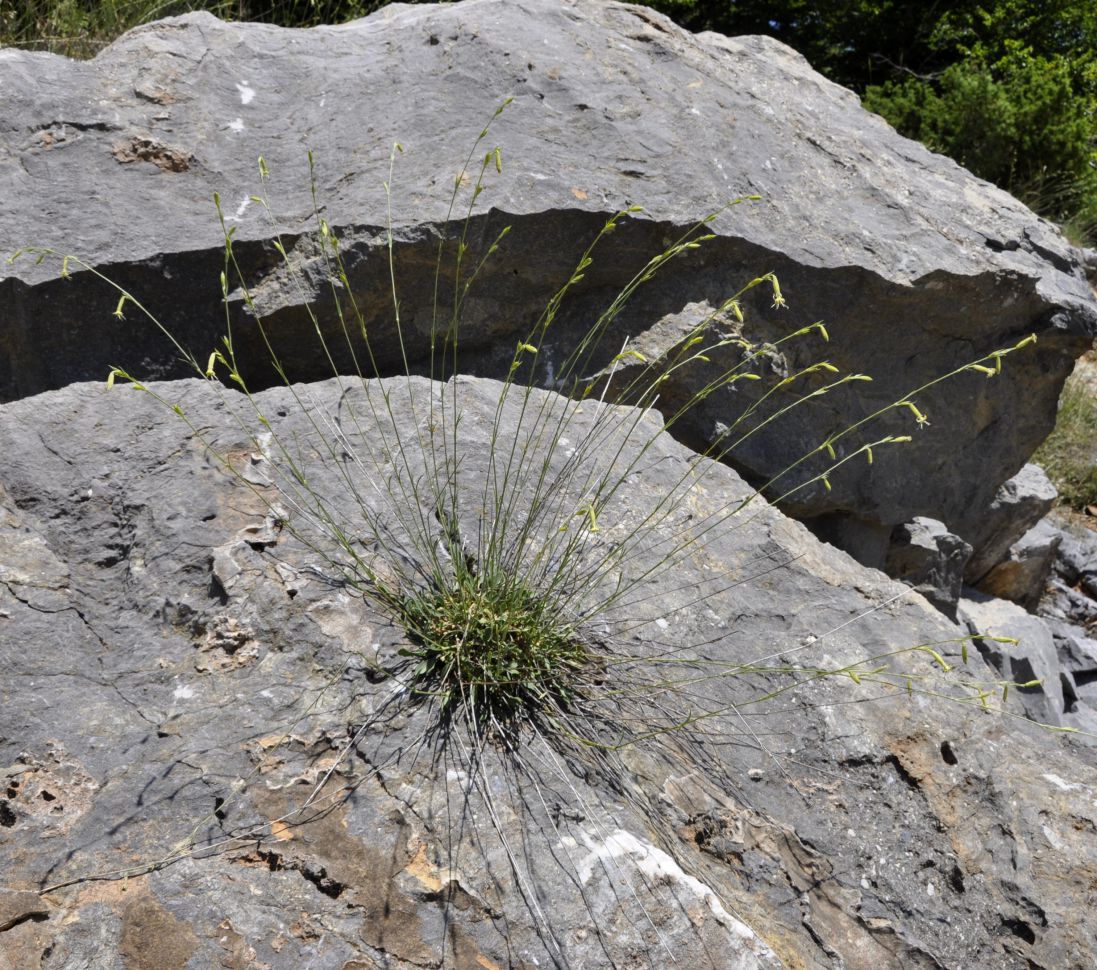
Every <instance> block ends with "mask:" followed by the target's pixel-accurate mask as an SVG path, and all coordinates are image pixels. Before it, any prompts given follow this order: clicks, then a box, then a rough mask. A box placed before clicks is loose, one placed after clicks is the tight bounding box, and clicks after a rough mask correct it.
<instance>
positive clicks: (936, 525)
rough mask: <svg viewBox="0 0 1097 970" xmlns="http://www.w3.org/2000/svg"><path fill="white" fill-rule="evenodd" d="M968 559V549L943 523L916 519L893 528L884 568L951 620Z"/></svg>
mask: <svg viewBox="0 0 1097 970" xmlns="http://www.w3.org/2000/svg"><path fill="white" fill-rule="evenodd" d="M970 557H971V546H969V545H968V544H967V543H966V542H964V540H963V539H961V538H960V537H959V536H957V535H953V534H952V533H951V532H949V531H948V529H946V528H945V526H944V523H943V522H937V521H935V520H934V519H925V518H916V519H914V520H913V521H911V522H906V523H904V524H903V525H900V526H897V527H896V528H895V530H894V532H893V533H892V535H891V543H890V547H889V549H888V557H887V561H886V563H885V564H884V568H885V571H886V572H887V574H888V575H889V576H892V577H894V578H895V579H899V580H902V581H903V582H904V583H907V584H908V585H909V586H913V587H914V588H915V589H916V590H917V591H918V592H919V593H921V594H922V595H923V596H924V597H925V598H926V599H928V600H929V601H930V602H931V603H932V604H933V605H934V606H936V607H937V608H938V609H939V610H940V611H941V612H942V613H944V614H945V615H946V616H948V617H949V618H950V619H953V620H955V619H956V604H957V603H958V602H959V600H960V590H961V588H962V587H963V583H964V566H965V565H967V561H968V559H969V558H970Z"/></svg>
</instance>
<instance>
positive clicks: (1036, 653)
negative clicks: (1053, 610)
mask: <svg viewBox="0 0 1097 970" xmlns="http://www.w3.org/2000/svg"><path fill="white" fill-rule="evenodd" d="M958 613H959V618H960V621H961V622H962V623H964V624H966V626H967V628H968V630H970V631H971V632H972V633H974V634H980V633H982V634H986V636H987V637H988V638H989V637H1010V638H1012V639H1014V640H1016V641H1017V642H1016V643H998V642H995V641H994V640H990V639H982V640H979V641H978V644H979V649H980V651H981V652H982V653H983V655H984V656H985V657H987V659H988V660H989V662H990V663H991V665H992V666H993V667H994V668H995V669H996V670H997V671H998V673H999V674H1000V675H1001V678H1002V680H1003V681H1006V682H1008V683H1010V684H1017V685H1021V684H1025V685H1029V686H1025V687H1020V688H1018V689H1017V690H1016V693H1017V695H1018V696H1019V697H1020V698H1021V703H1022V705H1023V707H1024V709H1025V713H1026V714H1027V715H1028V716H1029V717H1031V718H1033V719H1034V720H1036V721H1039V722H1040V723H1042V724H1052V725H1055V726H1059V725H1061V724H1062V723H1063V713H1064V712H1065V710H1066V708H1067V704H1066V702H1065V700H1064V697H1063V681H1062V676H1061V668H1060V662H1059V654H1058V650H1057V648H1056V641H1055V638H1054V637H1053V636H1052V632H1051V630H1050V629H1049V627H1048V625H1047V624H1046V623H1044V621H1043V620H1042V619H1040V617H1038V616H1034V615H1033V614H1031V613H1029V612H1028V611H1027V610H1026V609H1024V608H1023V607H1021V606H1018V605H1017V604H1016V603H1013V602H1010V601H1009V600H1004V599H996V598H995V597H993V596H987V595H982V596H980V595H979V594H978V593H973V594H972V595H971V596H969V597H965V598H963V599H961V600H960V604H959V610H958ZM1011 689H1012V688H1011Z"/></svg>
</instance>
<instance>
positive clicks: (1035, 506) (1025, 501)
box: [964, 464, 1058, 586]
mask: <svg viewBox="0 0 1097 970" xmlns="http://www.w3.org/2000/svg"><path fill="white" fill-rule="evenodd" d="M1057 497H1058V492H1056V490H1055V486H1054V485H1052V484H1051V480H1050V479H1049V478H1048V477H1047V472H1045V471H1044V470H1043V469H1042V468H1041V467H1040V466H1039V465H1033V464H1028V465H1025V467H1024V468H1022V469H1021V470H1020V471H1019V472H1018V473H1017V474H1016V475H1014V476H1013V477H1012V478H1011V479H1010V480H1009V481H1007V482H1004V483H1003V484H1002V487H1001V488H1000V489H998V494H997V495H995V496H994V501H993V502H991V503H990V505H989V506H988V507H987V509H986V511H985V514H984V516H983V519H982V521H980V522H979V523H977V524H976V525H975V526H974V527H973V528H972V530H971V531H969V533H968V534H967V535H965V538H966V539H967V540H968V541H969V542H970V543H971V545H972V548H973V549H974V550H975V552H974V555H972V557H971V559H970V561H969V562H968V564H967V567H966V569H965V572H964V578H965V579H966V580H967V583H968V585H970V586H977V585H978V584H979V582H980V580H982V579H983V577H985V576H986V575H987V573H989V572H990V571H991V570H992V569H993V568H994V567H995V566H996V565H998V564H999V563H1000V562H1002V561H1003V560H1005V559H1006V558H1008V556H1009V549H1010V546H1012V545H1013V544H1014V543H1015V542H1017V540H1019V539H1020V538H1021V536H1023V535H1024V534H1025V533H1026V532H1028V531H1029V529H1031V528H1033V527H1034V526H1035V525H1036V523H1037V522H1039V521H1040V520H1041V519H1042V518H1043V517H1044V516H1045V515H1047V514H1048V512H1050V511H1051V507H1052V505H1054V504H1055V499H1056V498H1057Z"/></svg>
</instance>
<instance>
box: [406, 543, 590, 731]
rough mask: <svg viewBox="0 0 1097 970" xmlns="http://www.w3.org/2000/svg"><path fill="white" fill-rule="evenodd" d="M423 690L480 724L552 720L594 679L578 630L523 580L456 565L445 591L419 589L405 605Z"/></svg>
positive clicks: (492, 726) (497, 726)
mask: <svg viewBox="0 0 1097 970" xmlns="http://www.w3.org/2000/svg"><path fill="white" fill-rule="evenodd" d="M401 612H402V619H403V621H404V624H405V626H406V629H407V631H408V636H409V637H410V638H411V640H412V642H413V644H414V646H411V647H408V648H407V649H406V650H404V654H405V655H406V656H408V657H410V658H412V659H413V660H415V661H417V663H416V667H415V669H414V671H413V676H414V678H415V681H416V684H417V688H416V689H417V690H418V691H420V692H430V693H432V694H434V695H435V696H437V698H438V702H439V706H440V708H441V712H442V716H443V718H444V719H445V720H446V721H448V720H449V719H450V718H451V717H452V715H453V713H454V712H455V711H458V710H465V711H467V713H468V717H469V718H470V719H471V720H472V721H473V722H474V723H475V724H476V725H477V726H478V727H479V728H482V729H486V730H490V731H499V730H506V729H507V728H508V727H510V726H511V725H513V724H515V723H521V722H522V721H532V720H534V719H542V720H543V719H545V717H546V716H547V717H549V718H550V719H551V717H552V715H553V714H554V713H558V712H560V711H561V709H563V708H566V706H567V705H568V703H569V702H570V701H571V700H572V699H573V697H574V695H575V694H576V692H577V691H578V690H579V689H580V688H579V685H580V684H582V683H583V682H584V681H589V679H590V677H591V671H592V667H593V664H594V659H593V657H592V655H591V652H590V649H589V647H588V645H587V644H586V643H585V642H584V641H583V639H582V637H581V636H580V634H579V632H578V631H577V630H575V629H572V628H571V627H570V626H569V625H568V624H567V623H566V622H565V621H564V620H563V619H562V618H561V617H560V616H559V614H558V613H556V612H555V611H554V610H553V609H552V604H551V603H550V602H549V600H548V599H546V597H545V596H543V595H541V594H539V593H538V592H537V591H535V590H533V589H530V588H529V587H528V586H527V585H526V584H525V582H523V580H522V579H521V578H515V577H513V576H510V575H507V574H505V573H499V572H493V573H492V572H489V573H484V572H481V571H480V570H479V568H478V567H477V566H476V564H475V563H468V564H467V565H464V566H461V567H459V568H458V569H457V570H456V571H455V575H454V577H453V582H452V584H451V585H450V586H449V587H448V588H444V589H435V590H429V591H417V592H414V593H412V594H411V595H409V596H408V597H407V599H406V600H405V601H404V603H403V604H402V606H401Z"/></svg>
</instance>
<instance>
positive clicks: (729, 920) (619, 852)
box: [578, 829, 757, 940]
mask: <svg viewBox="0 0 1097 970" xmlns="http://www.w3.org/2000/svg"><path fill="white" fill-rule="evenodd" d="M583 841H584V842H585V843H586V845H587V848H588V849H590V850H591V851H590V855H589V856H587V858H586V860H585V861H584V862H582V863H581V864H580V865H579V871H578V875H579V881H580V882H581V883H582V884H583V885H586V884H587V883H588V882H589V881H590V878H591V876H592V875H593V874H594V866H595V864H596V863H604V862H605V861H606V860H607V859H613V860H616V859H622V858H626V859H631V860H632V862H633V863H634V864H635V865H636V868H637V869H639V870H640V872H642V873H643V874H644V875H645V876H646V877H647V878H648V879H649V880H651V881H652V882H659V881H670V882H675V883H678V884H679V885H681V886H683V887H684V888H686V889H688V890H689V891H690V892H692V893H693V894H694V895H695V896H697V897H698V898H699V899H701V900H703V901H704V902H705V904H706V905H707V906H708V908H709V910H710V911H711V912H712V915H713V916H715V917H716V920H717V922H719V924H720V925H721V926H723V927H724V928H725V929H726V930H729V931H730V932H732V933H734V934H735V935H736V936H739V937H741V938H743V939H746V940H755V939H757V936H756V935H755V933H754V931H753V930H752V929H751V928H750V927H749V926H747V925H746V924H745V923H743V922H742V921H741V920H738V919H736V918H735V917H734V916H732V915H731V913H729V912H728V911H727V910H726V909H724V907H723V905H722V904H721V903H720V900H719V898H718V897H717V895H716V893H715V892H713V891H712V890H711V889H710V888H709V887H708V886H706V885H705V884H704V883H703V882H701V880H700V879H697V878H695V877H694V876H691V875H689V873H687V872H685V871H684V870H683V869H682V867H681V866H680V865H678V863H677V862H675V861H674V859H673V858H671V857H670V856H669V855H667V853H666V852H664V851H663V850H662V849H659V848H657V847H656V846H654V845H651V843H649V842H645V841H644V840H643V839H639V838H637V837H636V836H635V835H633V834H632V833H631V832H626V831H625V830H624V829H617V831H616V832H613V833H611V834H610V835H609V836H607V837H606V839H605V840H604V841H602V842H601V843H600V844H599V843H598V841H597V840H596V838H592V837H591V836H589V835H587V834H586V833H584V834H583Z"/></svg>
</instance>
